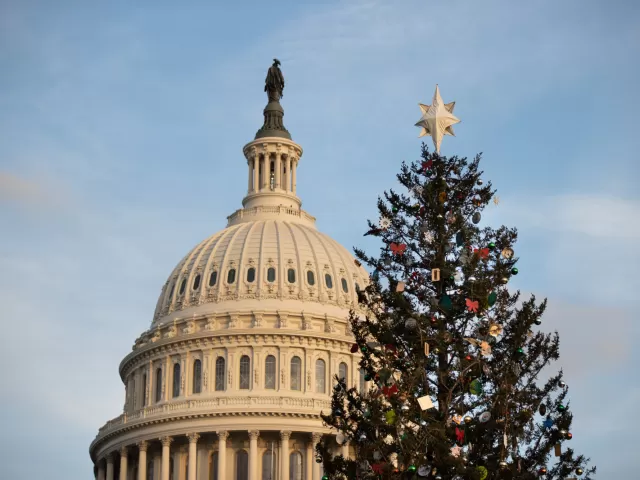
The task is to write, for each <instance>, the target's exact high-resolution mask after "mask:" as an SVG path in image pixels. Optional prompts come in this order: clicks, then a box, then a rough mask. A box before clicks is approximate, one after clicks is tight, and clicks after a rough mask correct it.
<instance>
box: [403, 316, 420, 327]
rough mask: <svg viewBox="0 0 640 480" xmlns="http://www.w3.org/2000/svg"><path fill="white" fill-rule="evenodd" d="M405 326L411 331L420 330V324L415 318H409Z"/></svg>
mask: <svg viewBox="0 0 640 480" xmlns="http://www.w3.org/2000/svg"><path fill="white" fill-rule="evenodd" d="M404 326H405V327H407V328H408V329H409V330H415V329H416V328H418V322H417V321H416V319H415V318H409V319H407V320H405V322H404Z"/></svg>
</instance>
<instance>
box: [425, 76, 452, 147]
mask: <svg viewBox="0 0 640 480" xmlns="http://www.w3.org/2000/svg"><path fill="white" fill-rule="evenodd" d="M418 105H420V110H422V118H421V119H420V120H419V121H418V123H416V127H422V130H421V131H420V137H423V136H425V135H430V136H431V138H433V144H434V145H435V147H436V152H437V153H440V143H441V142H442V137H443V136H444V135H452V136H455V135H454V133H453V127H452V125H455V124H456V123H460V119H459V118H457V117H456V116H455V115H454V114H453V107H455V106H456V102H451V103H447V104H445V103H444V102H443V101H442V97H441V96H440V89H439V88H438V85H436V93H434V94H433V100H432V102H431V105H423V104H421V103H420V104H418Z"/></svg>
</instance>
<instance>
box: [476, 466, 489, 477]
mask: <svg viewBox="0 0 640 480" xmlns="http://www.w3.org/2000/svg"><path fill="white" fill-rule="evenodd" d="M476 471H477V472H478V474H479V475H480V477H479V480H486V478H487V476H488V475H489V471H488V470H487V469H486V467H476Z"/></svg>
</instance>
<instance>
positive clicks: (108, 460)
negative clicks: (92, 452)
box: [104, 452, 114, 465]
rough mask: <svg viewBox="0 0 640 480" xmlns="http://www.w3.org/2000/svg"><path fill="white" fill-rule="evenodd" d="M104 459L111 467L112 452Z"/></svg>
mask: <svg viewBox="0 0 640 480" xmlns="http://www.w3.org/2000/svg"><path fill="white" fill-rule="evenodd" d="M104 459H105V460H106V462H107V463H110V464H111V465H113V460H114V454H113V452H110V453H107V454H106V455H105V457H104Z"/></svg>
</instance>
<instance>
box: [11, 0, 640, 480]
mask: <svg viewBox="0 0 640 480" xmlns="http://www.w3.org/2000/svg"><path fill="white" fill-rule="evenodd" d="M132 3H135V5H133V6H132ZM274 57H278V58H279V59H280V60H281V61H282V68H283V71H284V75H285V78H286V81H287V85H286V88H285V91H284V98H283V100H282V104H283V106H284V108H285V125H286V126H287V127H288V129H289V131H290V132H291V134H292V136H293V139H294V140H295V141H297V142H298V143H299V144H301V145H302V147H303V148H304V150H305V153H304V155H303V157H302V160H301V164H300V168H299V171H298V193H299V195H300V196H301V198H302V200H303V202H304V205H303V208H305V209H306V210H307V211H309V212H310V213H312V214H313V215H315V216H316V217H317V218H318V227H319V228H320V229H321V230H322V231H323V232H325V233H327V234H329V235H330V236H332V237H333V238H335V239H337V240H338V241H339V242H341V243H342V244H343V245H345V246H347V247H348V248H350V247H352V246H361V247H365V248H367V249H369V250H370V251H373V250H374V249H375V248H377V244H376V240H375V239H370V238H369V237H367V238H364V237H362V233H363V232H364V231H365V228H366V223H365V221H366V219H367V218H368V217H369V218H374V219H375V218H377V215H376V207H375V204H376V197H377V195H378V194H380V193H381V192H382V191H383V190H384V189H388V188H391V187H394V188H395V187H396V186H397V181H396V179H395V173H396V172H397V171H398V169H399V165H400V162H401V161H402V160H412V159H416V158H417V157H418V156H419V151H420V147H419V146H420V141H419V140H418V138H417V134H418V132H419V130H418V129H417V128H416V127H414V126H413V124H414V123H415V122H416V121H417V120H418V118H419V117H420V111H419V109H418V103H419V102H422V103H430V100H431V97H432V95H433V90H434V87H435V84H436V83H438V84H439V85H440V88H441V92H442V96H443V98H444V100H445V101H446V102H449V101H453V100H455V101H456V102H457V103H456V110H455V113H456V115H457V116H458V117H459V118H460V119H461V120H462V123H460V124H459V125H457V126H456V127H455V130H456V134H457V137H455V138H452V137H447V138H445V141H444V143H443V148H442V151H443V153H444V154H449V155H451V154H458V155H466V156H472V155H474V154H475V153H476V152H480V151H482V152H484V163H483V167H484V171H485V178H486V179H491V180H492V182H493V183H494V185H495V187H496V188H497V189H498V195H499V196H500V198H501V204H500V205H499V206H497V207H493V206H492V207H491V208H489V210H488V211H487V212H486V214H485V215H484V220H485V222H486V223H487V224H490V225H494V226H498V225H499V224H503V223H504V224H506V225H510V226H516V227H518V228H519V230H520V241H519V243H518V245H517V254H518V255H519V256H520V257H521V262H520V264H519V269H520V275H518V277H517V278H515V280H514V282H513V287H514V288H520V289H521V290H522V291H524V292H533V293H535V294H536V295H538V296H540V297H543V296H547V297H548V298H549V309H548V314H547V315H546V317H545V320H544V324H543V328H545V329H549V330H554V329H557V330H559V332H560V334H561V355H562V358H561V361H560V362H559V365H558V366H559V367H560V366H562V367H564V369H565V372H566V374H567V381H568V383H569V385H570V387H571V389H570V394H571V402H572V409H573V411H574V413H575V417H576V418H575V421H574V431H573V433H574V440H573V441H572V446H574V447H575V448H576V449H578V450H579V451H582V452H584V453H585V454H586V455H589V456H591V457H592V458H593V460H594V463H595V464H597V465H598V467H599V470H600V474H599V475H598V478H602V479H609V478H632V477H633V476H634V474H636V473H637V460H636V458H635V456H634V453H635V451H636V450H637V448H638V446H640V445H639V443H638V440H637V430H638V428H640V425H639V423H638V416H637V413H636V410H637V405H639V404H640V387H639V386H638V380H639V379H640V377H639V376H638V356H637V353H638V351H637V350H638V349H637V343H638V341H639V340H640V332H639V329H638V326H637V322H635V321H634V314H635V310H636V309H637V306H636V302H637V298H636V295H637V290H638V286H639V282H638V271H639V270H640V254H639V253H638V247H637V245H638V242H639V240H640V191H639V189H638V186H637V185H638V177H639V175H640V167H639V166H638V153H637V152H638V151H639V150H640V135H638V133H637V126H638V121H637V114H638V107H639V105H640V101H639V100H640V93H639V90H638V88H637V86H638V85H640V67H639V64H640V63H639V62H638V59H639V58H640V5H639V4H638V3H637V2H635V1H634V0H628V1H622V0H618V1H610V2H603V1H596V0H563V1H560V2H559V1H557V0H536V1H531V2H514V1H512V0H504V1H498V0H495V1H491V0H484V1H482V2H463V1H446V2H444V1H435V0H420V1H413V0H411V1H403V0H397V1H381V0H378V1H376V0H372V1H368V0H353V1H351V0H348V1H347V0H345V1H338V2H313V3H308V2H275V1H272V2H252V1H245V2H238V3H233V2H211V1H209V2H204V1H203V2H166V1H154V2H149V1H139V2H117V1H113V2H96V1H77V2H76V1H58V2H46V1H41V2H35V1H8V0H2V1H0V70H1V71H2V75H0V225H1V230H0V231H1V232H2V235H0V305H2V314H0V325H1V327H2V331H3V334H2V335H1V336H0V360H1V361H2V363H3V365H4V377H3V382H2V383H1V385H2V386H1V387H0V398H1V399H2V400H1V404H0V406H1V407H2V408H0V425H2V428H1V429H0V431H1V432H2V433H0V477H2V478H10V479H15V480H31V479H33V478H44V477H46V478H50V479H52V480H57V479H64V480H75V479H81V478H87V476H89V475H91V463H90V460H89V456H88V450H87V449H88V445H89V443H90V441H91V440H92V439H93V437H94V436H95V434H96V432H97V429H98V427H100V426H101V425H102V424H103V423H104V422H105V421H106V420H108V419H110V418H113V417H115V416H117V415H118V414H119V413H120V412H121V408H122V403H123V400H124V389H123V386H122V385H121V382H120V380H119V377H118V372H117V368H118V364H119V362H120V360H121V359H122V357H123V356H124V355H126V353H127V352H129V351H130V348H131V345H132V343H133V340H134V339H135V338H136V337H137V336H138V335H139V334H140V333H141V332H142V331H143V330H145V329H146V328H147V327H148V326H149V324H150V321H151V317H152V314H153V309H154V307H155V303H156V300H157V295H158V294H159V293H160V288H161V286H162V285H163V283H164V281H165V280H166V277H167V276H168V275H169V273H170V271H171V270H172V268H173V267H174V265H175V264H176V263H177V262H178V261H179V260H180V259H181V258H182V256H183V255H184V254H185V253H186V252H187V251H188V250H189V249H190V248H191V247H193V246H194V245H195V244H196V243H198V242H199V241H200V240H202V239H203V238H205V237H206V236H208V235H210V234H212V233H214V232H216V231H218V230H220V229H222V228H224V226H225V224H226V220H225V218H226V216H227V215H229V214H230V213H232V212H233V211H234V210H235V209H237V208H239V206H240V201H241V199H242V197H243V195H244V193H245V189H246V167H245V161H244V158H243V155H242V146H243V145H244V144H245V143H247V142H249V141H251V140H252V139H253V136H254V135H255V132H256V130H257V129H258V128H259V127H260V126H261V121H262V108H263V107H264V105H265V102H266V96H265V94H264V92H263V91H262V87H263V82H264V76H265V72H266V69H267V68H268V67H269V65H270V63H271V59H272V58H274Z"/></svg>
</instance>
